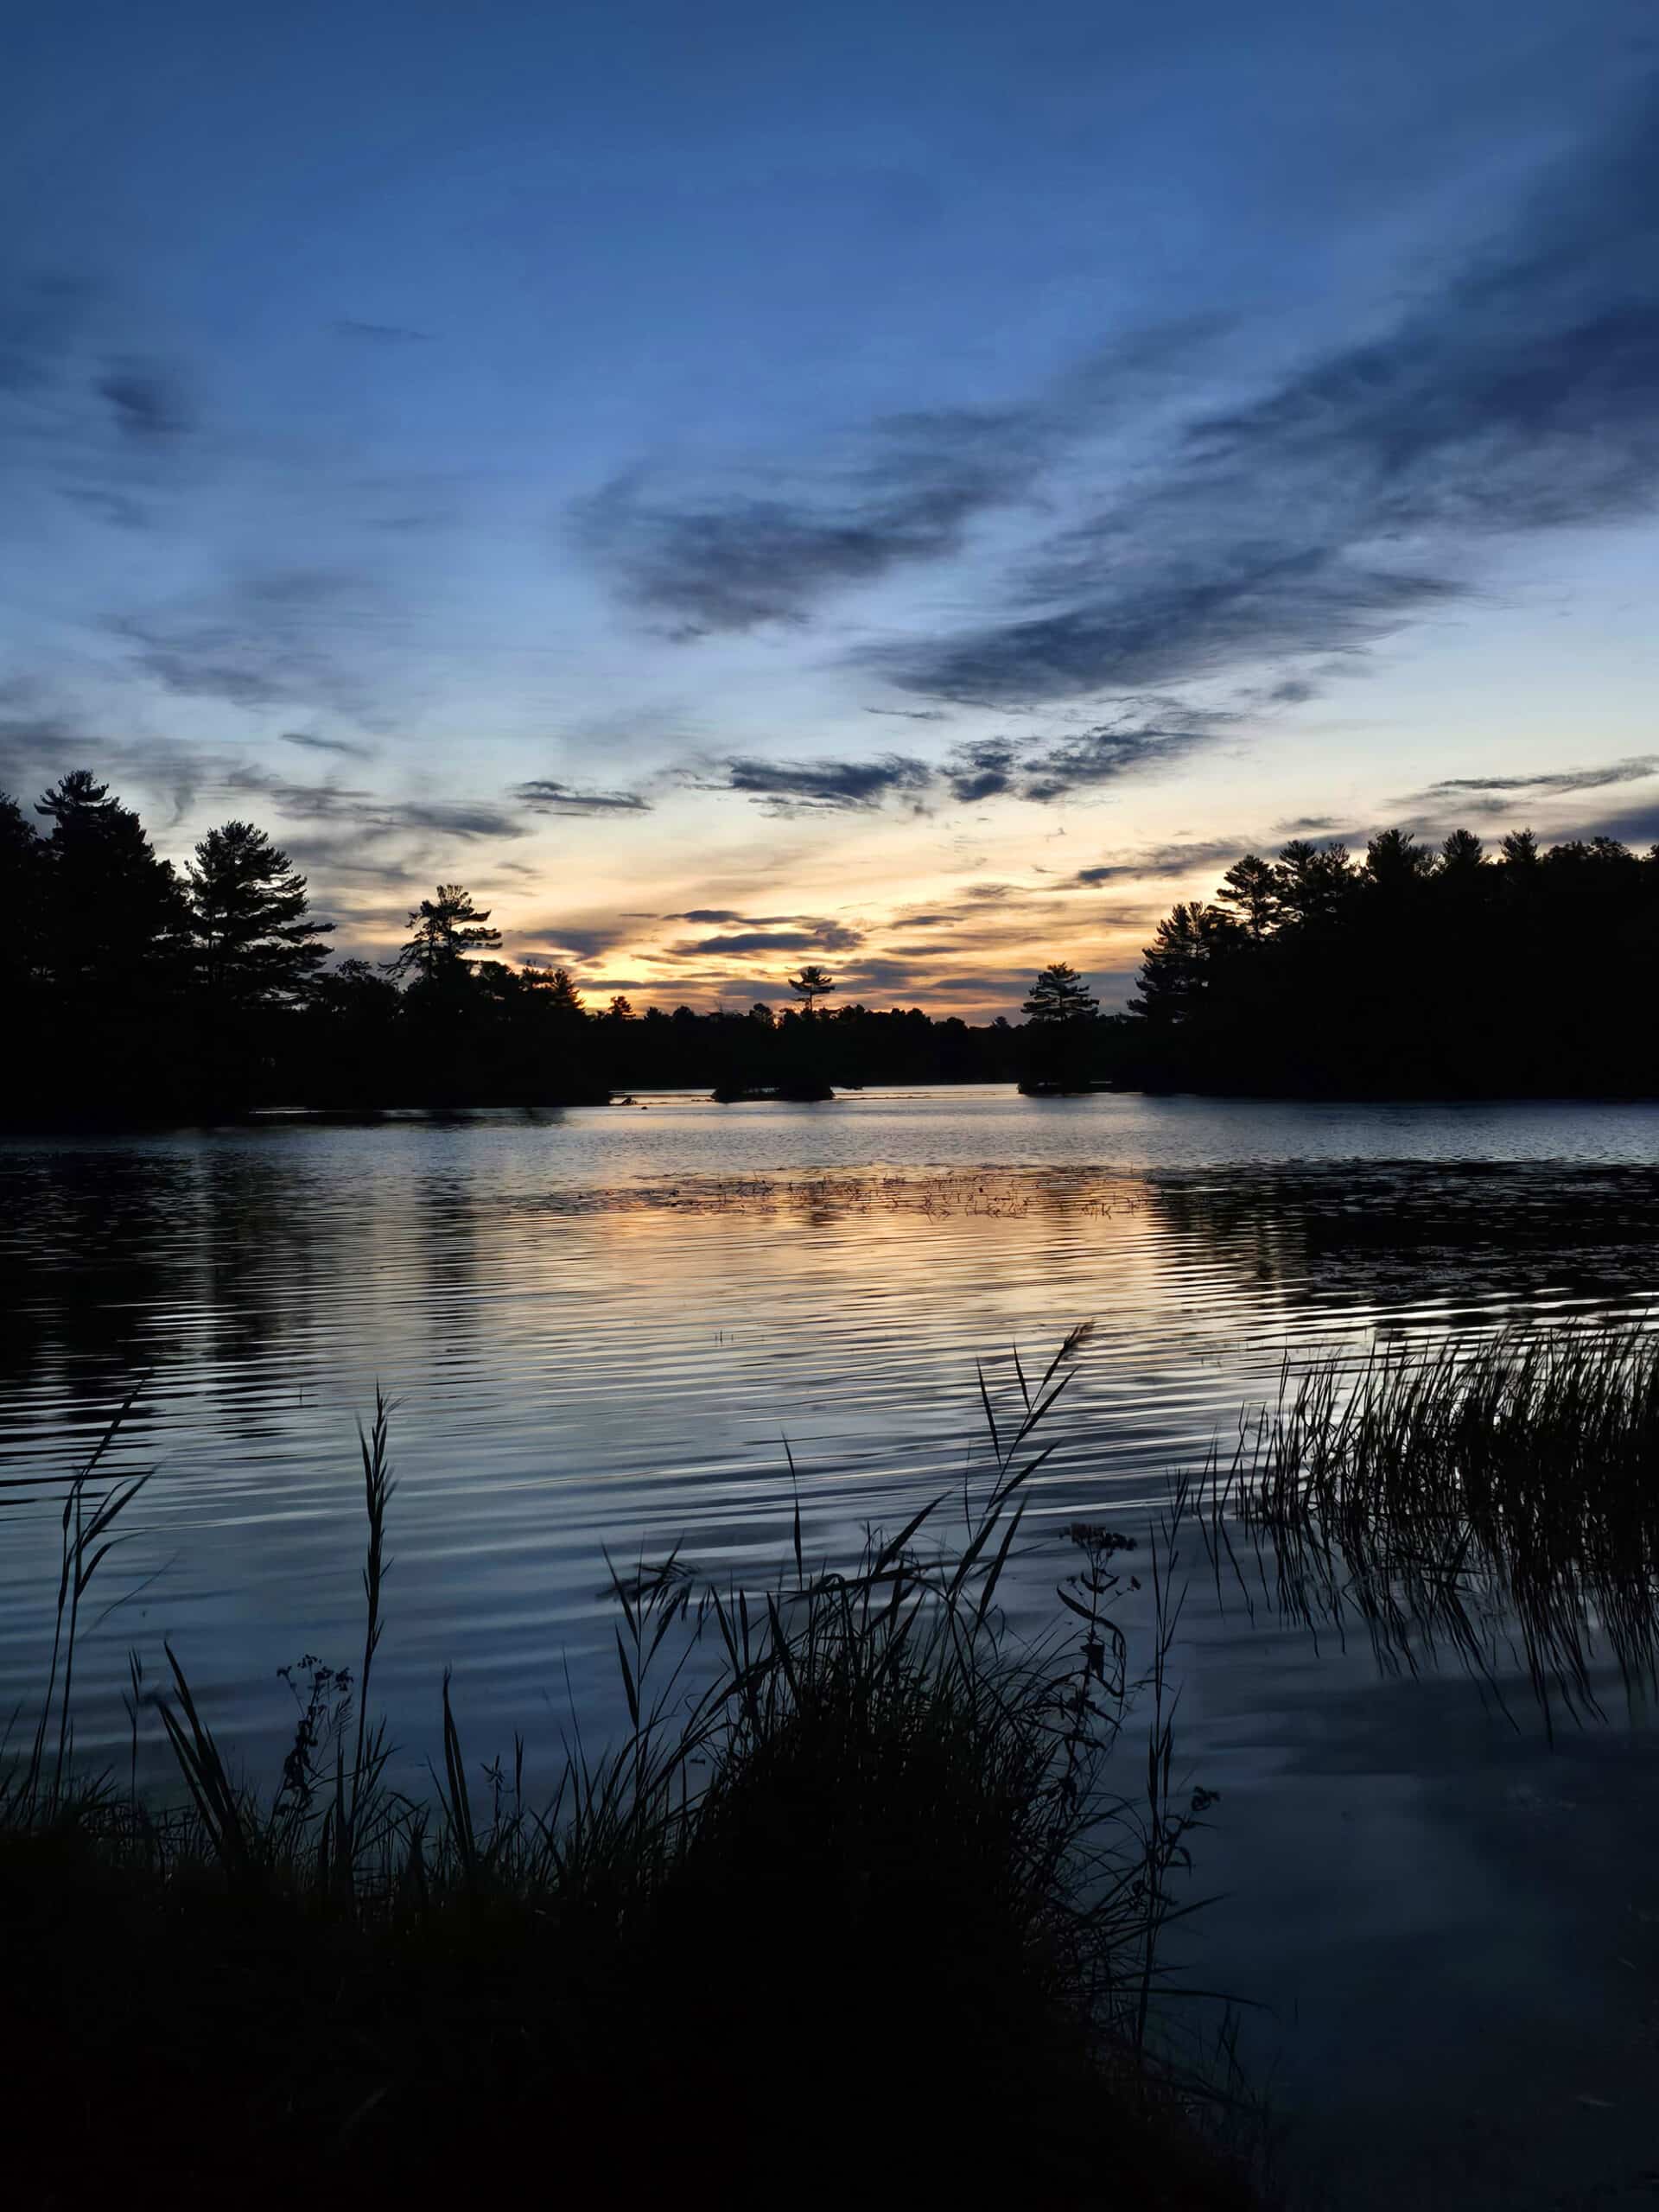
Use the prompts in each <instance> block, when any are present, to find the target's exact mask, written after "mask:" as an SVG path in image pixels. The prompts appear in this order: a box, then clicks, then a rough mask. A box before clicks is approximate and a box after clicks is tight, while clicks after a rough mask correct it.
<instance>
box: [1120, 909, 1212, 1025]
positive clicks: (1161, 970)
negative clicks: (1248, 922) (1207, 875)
mask: <svg viewBox="0 0 1659 2212" xmlns="http://www.w3.org/2000/svg"><path fill="white" fill-rule="evenodd" d="M1239 934H1240V925H1239V924H1238V923H1237V922H1236V921H1234V920H1233V918H1232V917H1231V916H1230V914H1224V913H1223V912H1222V911H1221V909H1220V908H1219V907H1218V906H1205V905H1204V904H1203V903H1202V902H1201V901H1200V900H1198V899H1192V900H1191V901H1189V902H1187V903H1185V904H1183V905H1181V906H1176V907H1173V908H1172V910H1171V911H1170V912H1169V913H1168V914H1166V916H1165V918H1164V919H1163V920H1162V921H1161V922H1160V923H1159V925H1158V931H1157V939H1156V942H1155V943H1154V944H1149V945H1147V947H1146V948H1145V951H1144V954H1143V957H1142V961H1141V976H1140V983H1141V995H1140V996H1139V998H1134V999H1131V1000H1130V1001H1129V1011H1130V1012H1131V1014H1140V1015H1141V1017H1142V1018H1143V1019H1144V1020H1147V1021H1149V1022H1151V1023H1152V1024H1153V1025H1154V1027H1160V1028H1176V1027H1179V1026H1180V1024H1181V1023H1183V1022H1185V1021H1188V1020H1191V1019H1192V1014H1193V1012H1194V1010H1195V1009H1196V1007H1198V1003H1199V1001H1201V1000H1202V999H1203V998H1204V996H1205V994H1206V992H1207V991H1208V989H1209V988H1210V984H1211V980H1212V977H1213V975H1214V968H1215V961H1216V957H1217V953H1218V952H1219V951H1220V950H1221V949H1222V948H1223V947H1224V945H1225V944H1228V943H1230V942H1236V938H1237V936H1238V935H1239Z"/></svg>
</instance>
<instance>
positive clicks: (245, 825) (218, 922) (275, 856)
mask: <svg viewBox="0 0 1659 2212" xmlns="http://www.w3.org/2000/svg"><path fill="white" fill-rule="evenodd" d="M187 880H188V884H189V887H190V906H191V917H192V934H193V937H194V945H195V953H196V960H197V964H198V972H199V973H200V976H201V979H202V982H204V983H205V984H206V985H207V989H208V991H209V992H210V993H211V994H212V995H213V997H214V998H215V999H216V1000H217V1001H219V1002H220V1003H221V1004H224V1005H229V1006H232V1007H244V1008H245V1007H259V1006H270V1005H274V1004H283V1003H288V1002H291V1001H295V1000H296V999H299V998H302V997H303V996H304V995H305V994H306V992H307V989H308V987H309V985H310V984H311V982H313V980H314V978H315V976H316V973H317V970H318V969H320V968H321V965H322V963H323V961H324V959H325V958H326V957H327V946H326V945H325V944H323V943H322V941H321V940H322V938H324V937H325V936H326V935H327V933H328V932H329V931H332V930H333V928H334V924H333V923H332V922H314V921H312V920H311V919H310V918H309V913H308V905H309V902H308V898H307V895H306V883H305V878H304V877H303V876H302V875H301V874H298V873H297V872H296V869H295V868H293V867H292V866H291V865H290V864H289V857H288V855H287V854H286V853H285V852H283V849H282V848H281V847H280V846H278V845H274V844H272V842H271V841H270V838H269V837H268V836H266V834H265V832H264V830H263V829H256V828H255V827H254V825H253V824H252V823H251V822H227V823H225V825H224V826H223V828H222V829H210V830H209V831H208V832H207V836H205V837H204V838H203V839H202V841H201V842H200V844H199V845H198V846H197V847H196V860H195V866H194V868H191V869H190V870H189V871H188V877H187Z"/></svg>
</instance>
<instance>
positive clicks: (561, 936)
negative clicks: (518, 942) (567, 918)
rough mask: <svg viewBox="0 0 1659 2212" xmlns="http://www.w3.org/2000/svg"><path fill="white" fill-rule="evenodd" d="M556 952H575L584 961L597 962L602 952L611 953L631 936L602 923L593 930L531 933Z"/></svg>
mask: <svg viewBox="0 0 1659 2212" xmlns="http://www.w3.org/2000/svg"><path fill="white" fill-rule="evenodd" d="M531 934H532V935H533V936H534V937H536V938H537V939H538V940H540V941H541V942H542V943H543V944H547V945H549V946H550V948H551V949H552V950H554V951H555V952H574V953H575V954H576V955H577V957H579V958H581V959H583V960H596V959H597V958H598V957H599V956H600V954H601V952H609V951H610V950H611V949H612V947H613V946H614V945H617V944H621V943H622V942H623V940H624V939H625V938H626V937H627V936H628V935H629V934H630V932H629V931H626V930H619V929H618V928H616V927H615V925H613V924H606V923H601V924H599V925H596V926H595V927H594V928H591V929H583V928H575V927H572V928H566V929H555V930H536V931H532V932H531Z"/></svg>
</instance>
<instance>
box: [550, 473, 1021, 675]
mask: <svg viewBox="0 0 1659 2212" xmlns="http://www.w3.org/2000/svg"><path fill="white" fill-rule="evenodd" d="M987 499H988V489H987V487H986V486H984V485H982V483H980V482H978V481H976V480H968V481H957V482H955V483H952V482H950V481H947V480H943V479H942V480H939V481H938V482H933V483H929V482H926V481H925V480H924V481H918V482H916V483H913V484H912V485H910V486H899V488H896V489H895V490H893V491H892V492H890V493H887V494H885V495H880V496H877V497H873V498H869V499H865V500H863V501H858V500H851V501H848V502H845V503H843V505H842V507H841V509H840V510H839V512H824V511H823V510H822V509H821V508H819V507H817V506H816V505H811V504H809V503H808V502H806V501H805V500H801V499H784V498H774V499H758V498H745V499H729V500H722V501H721V502H718V503H711V504H709V505H704V506H702V507H696V506H685V507H675V506H671V505H652V504H650V503H648V502H647V501H646V500H645V499H643V498H642V497H641V494H640V487H639V481H638V480H637V479H636V478H634V477H631V476H629V477H621V478H619V479H618V480H616V481H615V482H613V483H612V484H610V485H608V486H606V488H605V489H604V490H603V491H602V492H601V493H598V494H597V495H596V496H595V497H594V499H591V500H590V501H589V502H588V505H587V508H586V510H585V512H584V514H583V518H582V541H583V543H584V544H585V545H586V547H587V549H588V551H590V552H591V553H593V554H594V555H595V556H597V557H598V558H599V559H600V560H601V562H602V563H604V564H605V565H606V566H607V567H608V568H609V569H610V570H611V571H612V573H613V575H614V576H615V578H616V579H617V582H618V583H619V585H620V588H621V590H622V592H623V594H624V595H625V596H626V598H628V599H629V600H631V601H632V602H633V603H634V604H635V605H636V606H639V607H643V608H645V609H646V610H647V611H648V612H650V613H659V614H664V615H668V616H670V617H671V618H673V623H674V634H675V635H676V636H677V637H678V638H681V639H689V638H699V637H706V636H708V635H709V634H710V633H711V632H719V631H728V632H730V631H744V630H753V629H758V628H760V626H762V625H763V624H766V623H775V622H783V623H798V622H800V621H802V620H804V617H805V615H806V613H807V612H808V611H809V609H810V607H811V606H812V604H813V603H814V601H816V600H817V599H818V598H819V597H820V596H821V595H822V594H823V593H825V592H826V591H829V590H832V589H835V588H844V587H847V586H849V585H854V584H861V583H869V582H874V580H875V579H876V578H877V577H879V576H881V575H885V574H886V573H887V571H888V570H889V569H893V568H895V567H897V566H898V565H899V564H900V563H905V562H912V561H919V560H925V559H936V558H938V556H940V555H941V554H944V553H950V552H954V551H955V550H957V547H958V546H959V545H960V544H961V543H962V542H963V531H964V528H965V525H966V524H967V522H968V520H969V518H970V517H971V516H972V515H973V514H975V513H976V512H977V511H978V510H979V509H980V508H981V507H982V505H985V504H986V503H987Z"/></svg>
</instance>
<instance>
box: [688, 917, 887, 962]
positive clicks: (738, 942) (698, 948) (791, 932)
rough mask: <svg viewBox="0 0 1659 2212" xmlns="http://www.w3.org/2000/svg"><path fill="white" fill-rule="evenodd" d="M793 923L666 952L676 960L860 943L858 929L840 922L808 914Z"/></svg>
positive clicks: (837, 948)
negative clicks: (786, 926) (816, 918)
mask: <svg viewBox="0 0 1659 2212" xmlns="http://www.w3.org/2000/svg"><path fill="white" fill-rule="evenodd" d="M796 920H797V926H796V927H794V928H793V929H783V930H773V929H747V930H740V931H736V932H735V933H734V934H731V935H726V936H721V937H709V938H698V939H696V940H695V941H689V942H683V943H681V944H674V945H670V946H669V947H668V948H667V950H668V951H669V952H670V953H671V955H672V956H673V957H674V958H675V959H677V960H689V959H692V958H696V957H706V956H712V955H715V954H719V953H734V952H852V951H854V950H856V949H857V947H858V946H859V945H861V944H863V942H864V932H863V931H862V930H855V929H851V928H849V926H848V925H847V924H846V923H844V922H832V921H820V920H815V919H814V918H812V917H810V915H802V916H799V917H798V918H796Z"/></svg>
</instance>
